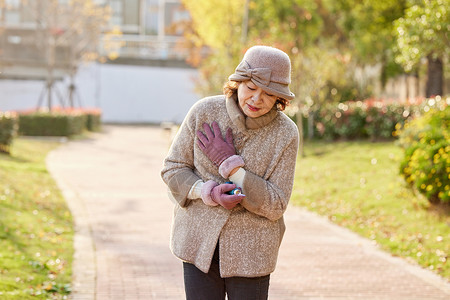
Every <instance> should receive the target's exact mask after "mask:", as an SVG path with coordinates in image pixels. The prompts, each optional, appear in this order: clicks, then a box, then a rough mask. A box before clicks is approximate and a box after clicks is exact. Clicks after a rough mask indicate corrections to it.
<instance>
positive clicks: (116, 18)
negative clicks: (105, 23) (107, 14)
mask: <svg viewBox="0 0 450 300" xmlns="http://www.w3.org/2000/svg"><path fill="white" fill-rule="evenodd" d="M109 5H110V6H111V10H112V16H111V23H112V25H122V24H123V2H122V0H110V3H109Z"/></svg>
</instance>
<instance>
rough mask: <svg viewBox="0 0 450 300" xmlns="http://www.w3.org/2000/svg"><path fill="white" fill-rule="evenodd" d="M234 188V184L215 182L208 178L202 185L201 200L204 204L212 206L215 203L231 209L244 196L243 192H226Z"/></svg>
mask: <svg viewBox="0 0 450 300" xmlns="http://www.w3.org/2000/svg"><path fill="white" fill-rule="evenodd" d="M234 188H236V185H235V184H227V183H225V184H217V183H216V182H214V181H213V180H209V181H207V182H206V183H205V184H204V185H203V188H202V200H203V202H204V203H205V204H206V205H210V206H214V203H217V204H220V205H221V206H223V207H224V208H226V209H233V208H234V207H235V206H236V205H238V204H239V203H241V201H242V199H244V198H245V195H244V194H238V195H228V194H227V192H229V191H231V190H233V189H234ZM217 204H216V205H217Z"/></svg>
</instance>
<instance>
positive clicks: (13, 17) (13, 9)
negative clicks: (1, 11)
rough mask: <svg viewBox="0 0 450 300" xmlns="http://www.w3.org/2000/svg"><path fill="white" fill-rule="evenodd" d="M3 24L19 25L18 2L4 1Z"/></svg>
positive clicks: (12, 0) (17, 0)
mask: <svg viewBox="0 0 450 300" xmlns="http://www.w3.org/2000/svg"><path fill="white" fill-rule="evenodd" d="M5 2H6V3H5V4H6V12H5V22H6V24H19V23H20V21H21V19H20V6H21V5H20V0H6V1H5Z"/></svg>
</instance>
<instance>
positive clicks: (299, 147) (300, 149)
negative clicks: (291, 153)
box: [296, 109, 305, 157]
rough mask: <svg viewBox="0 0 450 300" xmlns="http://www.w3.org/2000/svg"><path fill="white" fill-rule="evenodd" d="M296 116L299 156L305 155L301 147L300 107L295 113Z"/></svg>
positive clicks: (301, 124)
mask: <svg viewBox="0 0 450 300" xmlns="http://www.w3.org/2000/svg"><path fill="white" fill-rule="evenodd" d="M296 117H297V127H298V135H299V141H298V155H299V156H300V157H304V156H305V152H304V149H303V143H304V141H303V114H302V112H301V109H299V110H298V111H297V113H296Z"/></svg>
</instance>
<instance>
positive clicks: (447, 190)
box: [396, 106, 450, 203]
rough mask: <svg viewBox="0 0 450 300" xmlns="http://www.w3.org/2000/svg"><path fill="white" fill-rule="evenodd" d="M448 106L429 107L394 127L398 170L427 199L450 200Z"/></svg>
mask: <svg viewBox="0 0 450 300" xmlns="http://www.w3.org/2000/svg"><path fill="white" fill-rule="evenodd" d="M449 127H450V107H448V106H447V107H445V108H442V109H439V108H433V109H431V110H429V111H428V112H426V113H424V114H423V115H422V116H420V117H418V118H415V119H411V120H409V121H407V122H406V123H405V125H404V127H403V128H401V127H400V126H398V130H397V132H396V135H398V136H399V141H398V142H399V144H400V145H401V146H402V147H403V148H404V151H405V156H404V159H403V160H402V162H401V164H400V172H401V174H402V175H403V176H404V177H405V179H406V181H407V182H408V183H409V184H411V185H412V186H413V187H415V188H417V190H418V191H420V192H421V193H422V194H424V195H425V196H426V197H427V198H428V199H429V200H430V202H433V203H436V202H442V203H450V178H449V176H450V175H449V174H450V129H449Z"/></svg>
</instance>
